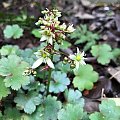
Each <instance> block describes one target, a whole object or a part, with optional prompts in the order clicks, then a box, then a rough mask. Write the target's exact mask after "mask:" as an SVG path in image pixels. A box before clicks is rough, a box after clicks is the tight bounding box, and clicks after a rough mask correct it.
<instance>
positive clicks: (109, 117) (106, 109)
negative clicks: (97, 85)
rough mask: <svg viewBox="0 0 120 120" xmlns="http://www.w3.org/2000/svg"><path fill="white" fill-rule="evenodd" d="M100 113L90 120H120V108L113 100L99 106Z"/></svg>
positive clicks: (96, 113)
mask: <svg viewBox="0 0 120 120" xmlns="http://www.w3.org/2000/svg"><path fill="white" fill-rule="evenodd" d="M99 109H100V113H99V112H95V113H93V114H91V115H90V117H89V118H90V120H120V107H119V106H116V104H115V102H114V101H113V100H103V101H102V103H101V104H100V105H99Z"/></svg>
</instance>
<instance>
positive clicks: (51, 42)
mask: <svg viewBox="0 0 120 120" xmlns="http://www.w3.org/2000/svg"><path fill="white" fill-rule="evenodd" d="M48 43H50V44H51V45H52V44H53V39H52V36H50V37H49V38H48Z"/></svg>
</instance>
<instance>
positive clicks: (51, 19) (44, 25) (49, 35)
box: [32, 9, 85, 69]
mask: <svg viewBox="0 0 120 120" xmlns="http://www.w3.org/2000/svg"><path fill="white" fill-rule="evenodd" d="M42 13H43V14H44V18H39V20H38V22H37V23H36V24H37V25H40V29H41V31H40V33H41V35H42V37H41V39H40V41H45V42H46V43H47V46H45V48H44V49H41V50H38V51H37V52H36V53H35V55H36V57H37V58H38V59H37V60H36V61H35V63H34V64H33V66H32V69H35V68H37V67H38V66H40V65H41V64H42V63H45V64H47V65H48V66H49V67H50V68H52V69H54V64H53V62H52V56H53V55H54V54H56V52H55V50H54V49H55V48H54V46H55V44H54V43H57V44H58V45H59V44H62V42H63V40H65V34H66V33H71V32H73V31H74V30H75V29H74V28H73V25H69V26H67V25H66V24H65V23H63V24H60V21H59V20H58V18H59V17H61V12H59V11H58V10H48V9H46V10H44V11H42ZM58 53H59V51H58ZM84 59H85V58H84V52H82V53H81V52H80V51H79V48H77V53H75V54H71V55H69V56H68V57H66V59H64V61H65V62H66V61H67V62H68V63H70V65H71V68H75V69H78V68H79V66H80V65H81V64H82V65H83V64H85V62H84Z"/></svg>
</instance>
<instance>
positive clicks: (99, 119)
mask: <svg viewBox="0 0 120 120" xmlns="http://www.w3.org/2000/svg"><path fill="white" fill-rule="evenodd" d="M89 118H90V120H106V119H105V117H104V116H103V115H102V114H101V113H99V112H95V113H92V114H91V115H90V116H89Z"/></svg>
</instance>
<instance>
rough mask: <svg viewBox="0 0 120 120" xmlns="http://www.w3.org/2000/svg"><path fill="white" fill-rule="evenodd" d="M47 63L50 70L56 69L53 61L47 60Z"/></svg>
mask: <svg viewBox="0 0 120 120" xmlns="http://www.w3.org/2000/svg"><path fill="white" fill-rule="evenodd" d="M46 62H47V64H48V66H49V67H50V68H53V69H54V68H55V67H54V64H53V62H52V61H51V59H50V58H47V59H46Z"/></svg>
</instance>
